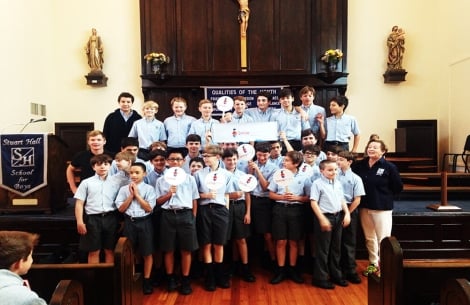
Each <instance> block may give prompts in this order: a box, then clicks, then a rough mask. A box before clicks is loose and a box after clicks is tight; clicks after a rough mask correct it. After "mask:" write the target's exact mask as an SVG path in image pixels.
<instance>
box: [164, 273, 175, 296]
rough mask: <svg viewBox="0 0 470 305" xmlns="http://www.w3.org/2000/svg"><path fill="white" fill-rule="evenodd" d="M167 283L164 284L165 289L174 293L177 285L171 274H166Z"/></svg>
mask: <svg viewBox="0 0 470 305" xmlns="http://www.w3.org/2000/svg"><path fill="white" fill-rule="evenodd" d="M166 281H167V283H166V285H167V286H166V289H167V290H168V291H169V292H172V291H175V290H176V288H178V284H177V283H176V278H175V276H174V275H173V274H168V275H167V279H166Z"/></svg>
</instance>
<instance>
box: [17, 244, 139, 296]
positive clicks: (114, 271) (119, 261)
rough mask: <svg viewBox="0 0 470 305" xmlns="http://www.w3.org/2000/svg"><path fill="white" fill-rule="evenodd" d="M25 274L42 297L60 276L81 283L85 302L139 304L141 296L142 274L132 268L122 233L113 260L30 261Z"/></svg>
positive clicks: (52, 289)
mask: <svg viewBox="0 0 470 305" xmlns="http://www.w3.org/2000/svg"><path fill="white" fill-rule="evenodd" d="M26 277H27V278H28V279H29V281H30V283H31V284H32V287H33V290H34V291H36V292H37V293H38V294H39V295H40V296H41V297H42V298H44V299H46V300H47V299H50V298H51V295H52V292H53V291H54V288H55V286H56V284H57V282H59V281H60V280H62V279H71V280H76V281H79V282H80V283H82V285H83V293H84V298H85V304H87V305H90V304H91V305H93V304H100V305H141V304H142V300H143V293H142V276H141V274H140V273H136V272H135V270H134V252H133V247H132V244H131V242H130V241H129V240H128V239H127V238H125V237H121V238H120V239H119V241H118V243H117V245H116V247H115V250H114V263H99V264H78V263H72V264H33V265H32V266H31V269H30V270H29V272H28V274H27V275H26Z"/></svg>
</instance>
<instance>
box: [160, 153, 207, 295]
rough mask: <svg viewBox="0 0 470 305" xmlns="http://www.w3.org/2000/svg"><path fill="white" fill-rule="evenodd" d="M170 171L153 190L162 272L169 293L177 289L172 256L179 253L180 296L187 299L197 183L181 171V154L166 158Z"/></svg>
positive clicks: (195, 244) (182, 161)
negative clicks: (157, 207) (158, 218)
mask: <svg viewBox="0 0 470 305" xmlns="http://www.w3.org/2000/svg"><path fill="white" fill-rule="evenodd" d="M167 162H168V165H169V166H170V168H169V169H167V170H166V172H165V175H164V177H163V179H158V180H157V183H156V187H155V191H156V193H157V204H158V205H161V207H162V215H161V221H160V249H161V250H162V251H163V252H164V253H165V254H164V260H165V269H166V274H167V280H168V282H167V284H168V287H167V288H168V291H174V290H175V289H176V288H177V287H176V286H177V285H176V279H175V275H174V273H173V272H174V270H173V269H174V263H175V258H174V252H175V249H177V248H179V249H180V251H181V273H182V274H183V278H182V280H181V287H180V290H179V291H180V293H181V294H183V295H188V294H190V293H191V292H192V289H191V285H190V280H189V270H190V268H191V252H192V251H194V250H196V249H197V248H198V243H197V234H196V221H195V219H196V211H197V202H196V200H197V199H199V193H198V189H197V185H196V180H195V179H194V177H193V176H191V175H188V174H186V172H185V171H184V170H183V169H182V166H183V163H184V154H183V152H182V151H180V150H170V153H169V154H168V158H167Z"/></svg>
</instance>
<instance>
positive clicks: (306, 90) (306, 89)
mask: <svg viewBox="0 0 470 305" xmlns="http://www.w3.org/2000/svg"><path fill="white" fill-rule="evenodd" d="M307 93H312V95H313V96H315V94H316V92H315V89H314V88H313V87H310V86H305V87H303V88H302V89H300V92H299V96H300V97H302V95H304V94H307Z"/></svg>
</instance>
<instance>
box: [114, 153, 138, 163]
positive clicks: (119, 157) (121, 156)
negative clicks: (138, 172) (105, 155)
mask: <svg viewBox="0 0 470 305" xmlns="http://www.w3.org/2000/svg"><path fill="white" fill-rule="evenodd" d="M136 159H137V158H136V156H135V155H134V154H133V153H131V152H128V151H120V152H118V153H117V154H116V155H115V156H114V160H116V161H121V160H127V161H129V162H131V163H134V162H135V160H136Z"/></svg>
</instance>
